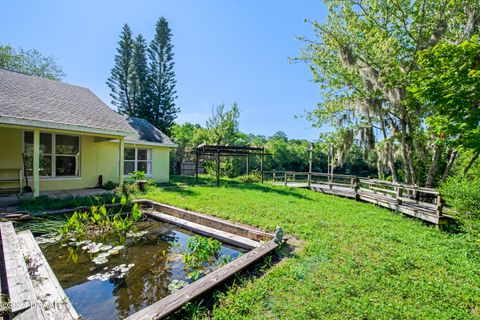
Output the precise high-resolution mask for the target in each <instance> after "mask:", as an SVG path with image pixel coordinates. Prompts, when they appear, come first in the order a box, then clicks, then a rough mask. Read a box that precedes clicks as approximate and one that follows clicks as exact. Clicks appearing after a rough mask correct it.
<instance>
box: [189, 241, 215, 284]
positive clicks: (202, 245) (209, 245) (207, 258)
mask: <svg viewBox="0 0 480 320" xmlns="http://www.w3.org/2000/svg"><path fill="white" fill-rule="evenodd" d="M187 247H188V251H186V252H184V256H183V261H184V262H185V269H187V271H188V277H189V278H191V279H193V280H197V279H198V278H200V276H201V275H202V273H207V272H208V267H210V266H212V265H213V264H214V260H216V259H217V258H219V257H220V254H221V252H222V244H221V242H220V241H218V240H216V239H213V238H205V237H201V236H193V237H191V238H190V239H188V240H187Z"/></svg>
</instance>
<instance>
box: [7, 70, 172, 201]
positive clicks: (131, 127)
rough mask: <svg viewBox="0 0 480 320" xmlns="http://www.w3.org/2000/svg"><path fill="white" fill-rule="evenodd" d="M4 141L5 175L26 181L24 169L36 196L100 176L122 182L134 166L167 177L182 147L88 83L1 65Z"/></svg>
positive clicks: (92, 181) (85, 184) (83, 185)
mask: <svg viewBox="0 0 480 320" xmlns="http://www.w3.org/2000/svg"><path fill="white" fill-rule="evenodd" d="M0 147H1V148H0V181H1V180H2V179H1V177H2V175H3V176H4V177H5V176H9V177H10V178H8V179H12V180H10V182H9V181H7V180H8V179H3V181H4V182H6V183H7V185H8V183H12V184H13V183H14V182H16V183H17V185H18V181H15V179H13V177H17V178H18V179H19V180H20V182H21V183H22V181H21V180H22V179H23V176H24V175H26V176H27V179H28V182H29V185H30V186H31V187H33V190H34V192H33V193H34V196H38V195H39V192H40V191H47V190H65V189H79V188H91V187H95V186H97V185H98V182H99V176H102V179H103V182H106V181H109V180H111V181H114V182H117V183H119V184H123V182H124V179H125V177H126V176H127V175H128V174H129V173H131V172H133V171H144V172H145V173H146V174H147V176H149V177H150V178H151V179H153V180H155V181H158V182H164V181H168V180H169V157H170V149H171V148H175V147H176V145H175V144H174V143H173V141H172V140H171V139H170V138H169V137H167V136H166V135H165V134H164V133H162V132H161V131H160V130H158V129H156V128H155V127H154V126H153V125H152V124H150V123H149V122H148V121H146V120H143V119H139V118H133V117H125V116H122V115H120V114H118V113H116V112H115V111H113V110H112V109H110V108H109V107H108V106H107V105H106V104H105V103H104V102H102V101H101V100H100V99H99V98H98V97H97V96H96V95H95V94H93V93H92V92H91V91H90V90H89V89H87V88H83V87H79V86H76V85H71V84H67V83H63V82H59V81H53V80H48V79H44V78H39V77H34V76H29V75H25V74H21V73H17V72H12V71H7V70H3V69H0ZM12 172H16V173H14V174H13V177H12ZM22 172H23V173H22ZM23 183H25V182H23ZM0 188H2V186H0Z"/></svg>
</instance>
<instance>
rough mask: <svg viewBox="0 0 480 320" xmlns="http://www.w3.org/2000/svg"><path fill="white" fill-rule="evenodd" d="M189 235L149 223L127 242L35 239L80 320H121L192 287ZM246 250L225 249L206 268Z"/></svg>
mask: <svg viewBox="0 0 480 320" xmlns="http://www.w3.org/2000/svg"><path fill="white" fill-rule="evenodd" d="M192 236H193V234H192V233H191V232H189V231H186V230H183V229H180V228H177V227H175V226H172V225H169V224H166V223H162V222H159V221H156V220H152V219H148V220H145V221H139V222H136V223H135V224H134V225H133V226H132V228H131V230H130V231H129V233H128V234H127V236H126V237H124V236H121V237H120V236H119V235H118V234H117V233H110V234H107V235H103V236H101V237H96V238H93V239H88V240H85V239H66V240H60V237H55V235H44V236H39V237H37V242H38V243H39V245H40V247H41V249H42V251H43V253H44V255H45V257H46V259H47V260H48V262H49V264H50V266H51V267H52V269H53V271H54V273H55V275H56V277H57V279H58V280H59V282H60V284H61V286H62V287H63V289H64V291H65V293H66V295H67V296H68V298H69V299H70V301H71V302H72V304H73V306H74V308H75V310H76V311H77V312H78V313H79V314H80V315H81V317H82V319H102V320H107V319H121V318H124V317H127V316H129V315H131V314H133V313H135V312H137V311H139V310H141V309H143V308H145V307H147V306H148V305H150V304H152V303H154V302H156V301H158V300H160V299H162V298H164V297H166V296H167V295H169V294H171V293H172V292H173V291H175V290H178V289H179V288H181V287H182V286H184V285H186V284H187V283H191V282H193V281H194V280H193V279H194V278H195V277H196V276H193V277H192V274H191V272H189V269H188V268H186V264H185V262H184V254H185V253H186V252H188V251H186V250H187V244H188V242H189V239H192ZM244 252H245V251H244V250H242V249H238V248H234V247H231V246H228V245H225V244H222V246H221V254H220V255H218V256H215V257H214V259H212V261H210V262H208V265H205V270H206V272H208V271H209V270H213V269H215V268H218V267H219V266H221V265H222V264H224V263H226V262H228V261H231V260H233V259H235V258H237V257H239V256H240V255H241V254H242V253H244Z"/></svg>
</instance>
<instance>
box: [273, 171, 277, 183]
mask: <svg viewBox="0 0 480 320" xmlns="http://www.w3.org/2000/svg"><path fill="white" fill-rule="evenodd" d="M275 173H276V172H275V169H273V182H277V177H276V176H275Z"/></svg>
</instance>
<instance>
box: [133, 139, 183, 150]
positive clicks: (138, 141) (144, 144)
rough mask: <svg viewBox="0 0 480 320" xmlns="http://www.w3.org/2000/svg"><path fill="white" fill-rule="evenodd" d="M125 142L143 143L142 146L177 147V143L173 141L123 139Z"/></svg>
mask: <svg viewBox="0 0 480 320" xmlns="http://www.w3.org/2000/svg"><path fill="white" fill-rule="evenodd" d="M125 144H134V145H143V146H153V147H165V148H178V145H177V144H175V143H173V144H172V143H158V142H151V141H143V140H128V139H125Z"/></svg>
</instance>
